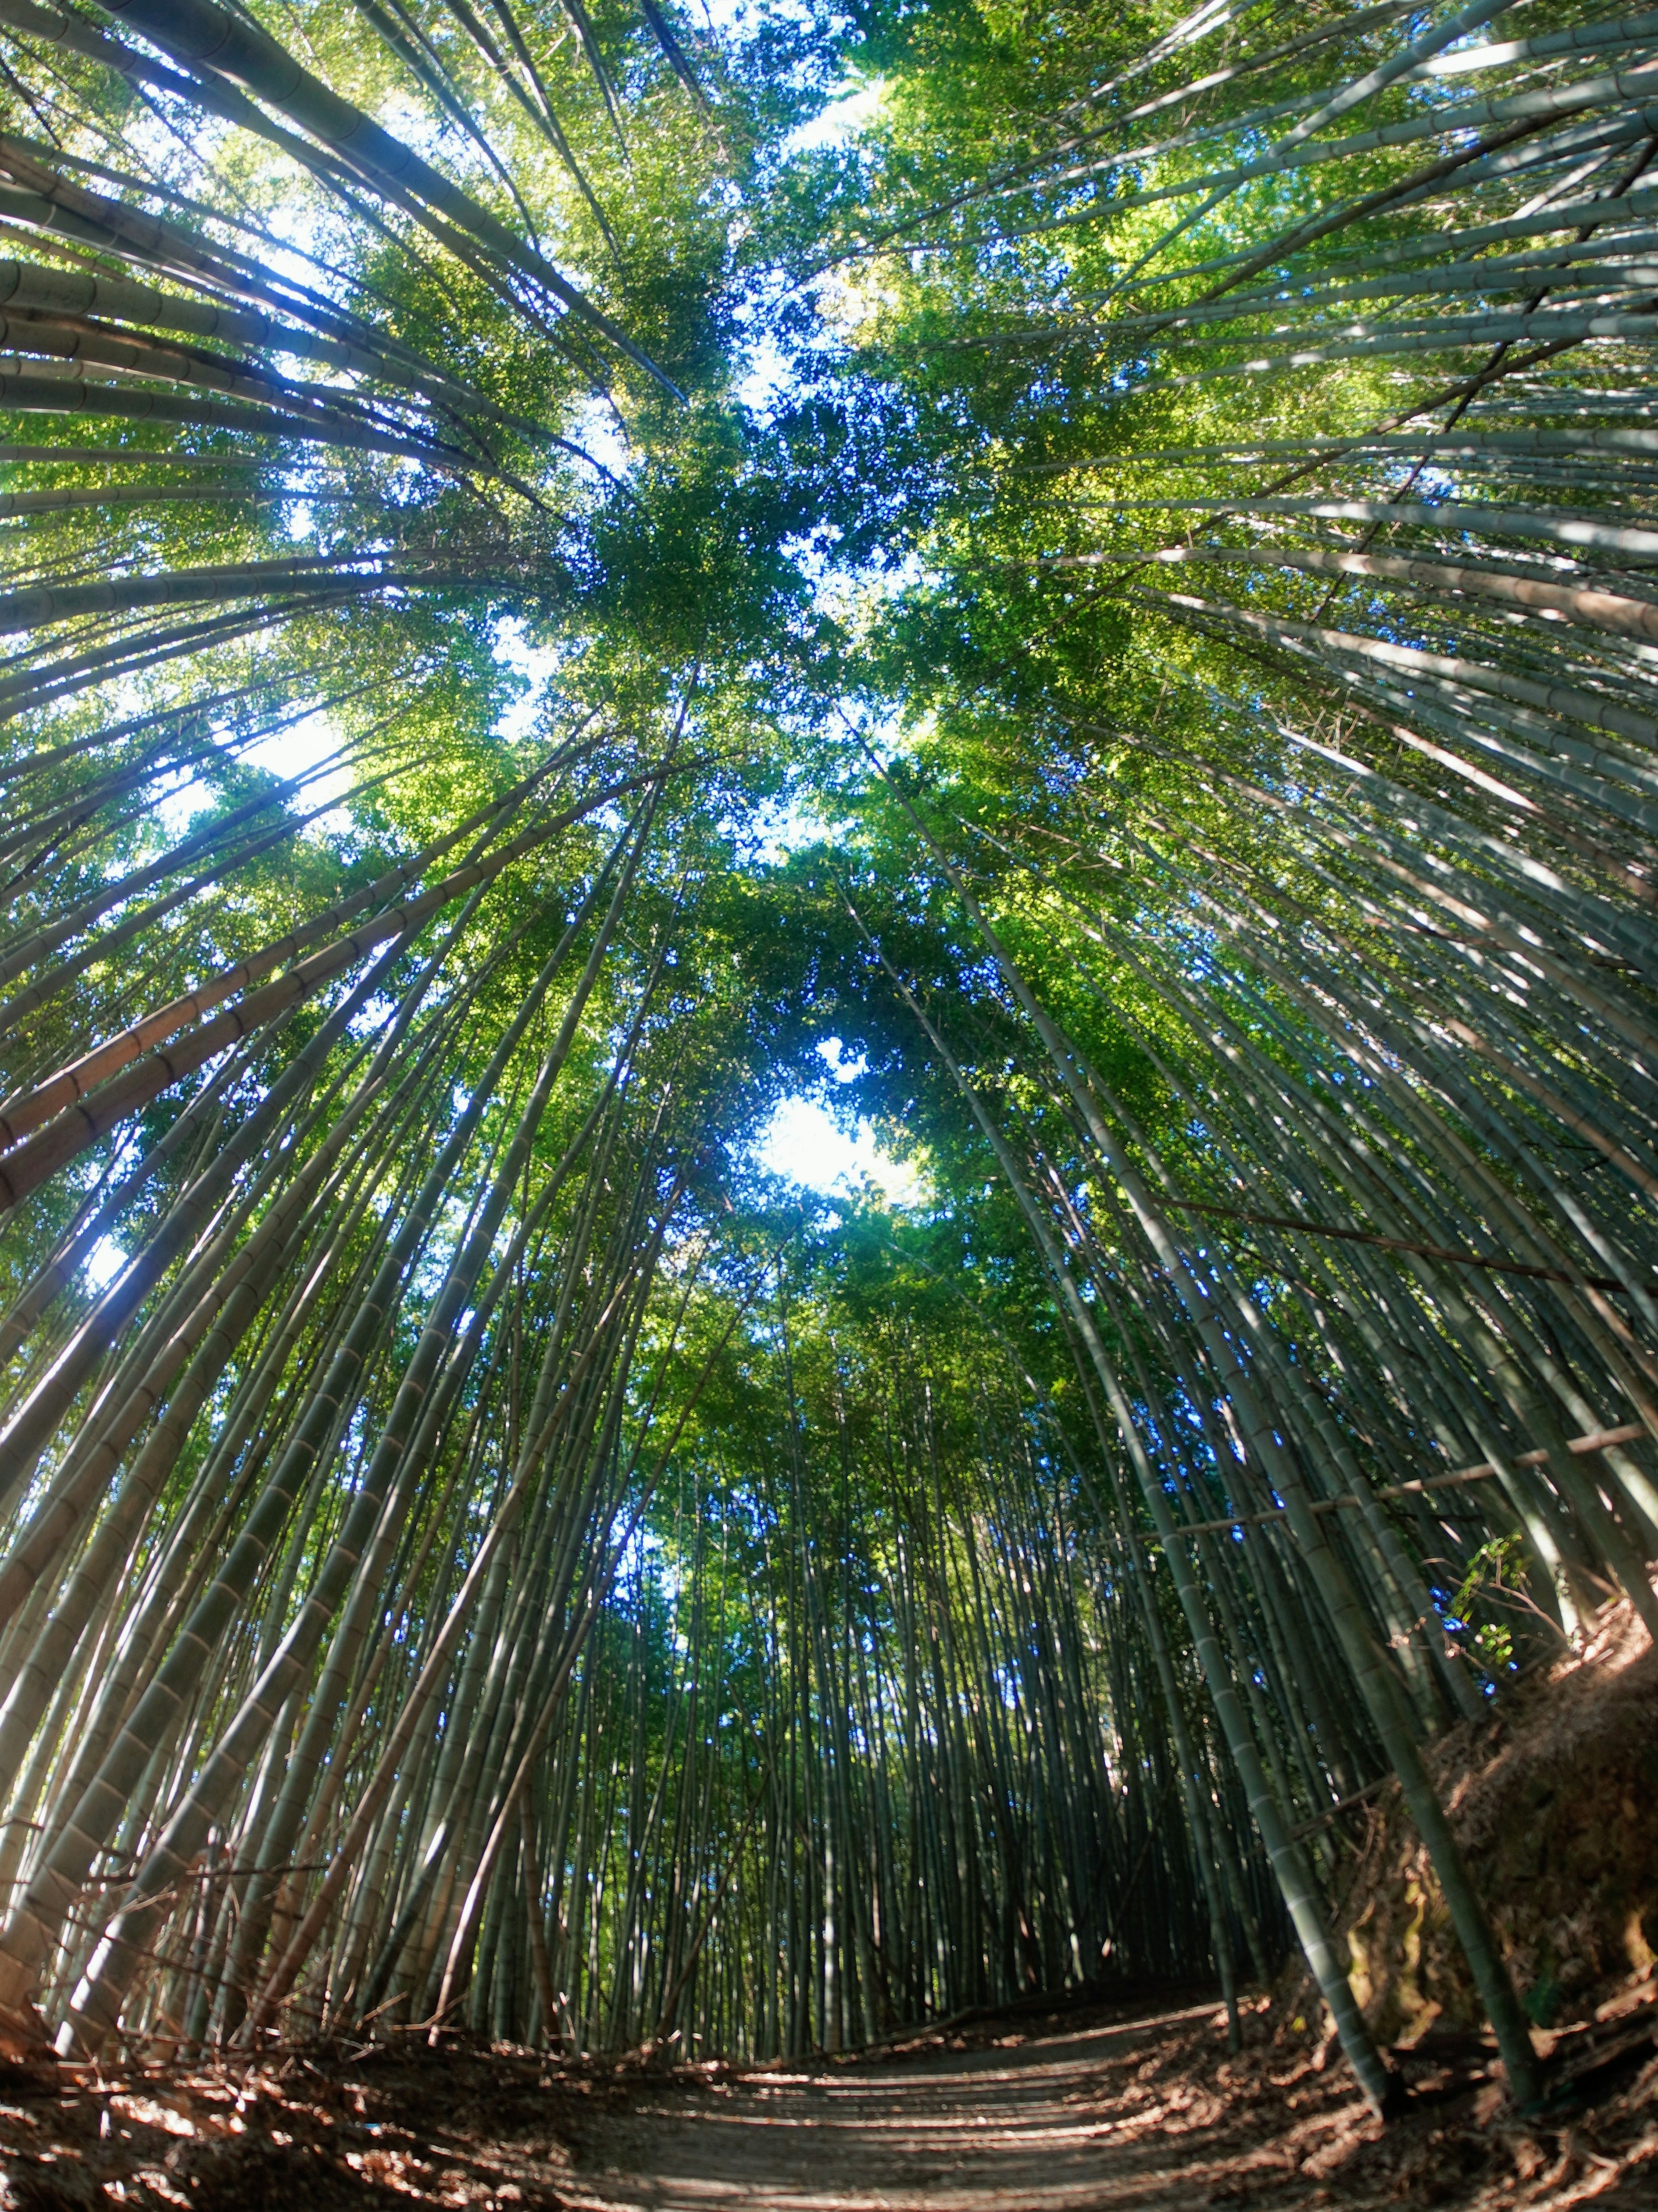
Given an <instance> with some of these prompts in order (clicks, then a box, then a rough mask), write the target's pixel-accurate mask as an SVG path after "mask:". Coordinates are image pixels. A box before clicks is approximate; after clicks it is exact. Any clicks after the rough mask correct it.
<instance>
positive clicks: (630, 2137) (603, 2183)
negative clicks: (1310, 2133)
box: [566, 2004, 1363, 2212]
mask: <svg viewBox="0 0 1658 2212" xmlns="http://www.w3.org/2000/svg"><path fill="white" fill-rule="evenodd" d="M1214 2010H1215V2008H1214V2006H1213V2005H1212V2004H1206V2005H1202V2006H1199V2007H1196V2008H1188V2009H1187V2010H1184V2011H1180V2012H1175V2013H1172V2014H1165V2015H1157V2016H1154V2017H1153V2018H1152V2019H1151V2020H1146V2019H1137V2020H1132V2021H1127V2022H1120V2023H1116V2024H1112V2025H1106V2026H1101V2027H1090V2028H1087V2029H1084V2030H1083V2031H1081V2032H1079V2033H1071V2034H1065V2035H1060V2036H1054V2037H1048V2036H1043V2037H1040V2038H1035V2039H1030V2040H1028V2041H1026V2040H1023V2039H1022V2040H1020V2041H1018V2042H1017V2043H1016V2044H1014V2045H1011V2047H1008V2046H1003V2047H999V2048H998V2047H993V2048H991V2049H988V2050H978V2051H955V2050H949V2049H945V2050H942V2051H938V2050H935V2051H923V2052H920V2053H917V2054H916V2055H914V2056H913V2057H907V2058H903V2059H899V2060H887V2061H884V2062H882V2061H867V2060H866V2061H864V2062H862V2063H854V2064H849V2065H846V2066H836V2065H835V2064H833V2063H822V2064H819V2065H817V2066H816V2067H811V2068H805V2067H791V2068H789V2069H786V2070H779V2071H777V2072H775V2073H771V2074H765V2075H746V2076H743V2077H739V2078H736V2079H726V2080H721V2079H720V2078H718V2077H715V2078H714V2079H713V2080H712V2081H710V2082H709V2083H708V2088H707V2090H706V2092H704V2093H701V2094H698V2093H697V2092H696V2091H695V2090H691V2091H689V2093H688V2092H687V2088H686V2087H684V2086H683V2084H680V2083H675V2084H673V2085H671V2087H667V2088H666V2089H665V2091H664V2092H663V2093H659V2094H657V2095H651V2094H650V2093H642V2094H641V2095H640V2096H639V2097H638V2099H637V2100H636V2101H635V2102H634V2103H633V2104H632V2106H630V2108H629V2111H628V2112H626V2113H625V2114H623V2115H617V2116H615V2117H612V2118H607V2120H606V2121H605V2123H604V2125H603V2126H602V2127H599V2128H597V2129H595V2130H593V2131H592V2134H591V2135H588V2136H586V2141H585V2142H583V2144H582V2147H581V2156H580V2160H579V2162H578V2165H577V2168H576V2172H575V2174H574V2176H573V2180H574V2183H575V2186H574V2189H571V2191H570V2201H571V2203H573V2204H574V2205H578V2206H580V2207H581V2208H582V2212H588V2208H592V2212H599V2208H601V2207H602V2208H604V2212H623V2208H626V2212H634V2208H639V2212H646V2208H649V2212H710V2208H714V2207H721V2208H729V2212H911V2208H912V2207H913V2208H914V2212H1091V2208H1093V2207H1095V2206H1099V2207H1105V2206H1118V2205H1122V2206H1129V2205H1134V2206H1142V2207H1145V2208H1146V2212H1151V2208H1153V2207H1157V2208H1162V2207H1164V2206H1169V2207H1174V2206H1176V2205H1179V2206H1181V2207H1187V2206H1190V2205H1192V2204H1193V2203H1202V2202H1203V2201H1204V2200H1205V2199H1206V2197H1210V2195H1211V2192H1212V2189H1213V2187H1215V2186H1217V2185H1224V2184H1226V2183H1229V2182H1230V2183H1236V2182H1237V2181H1238V2180H1239V2179H1242V2175H1243V2172H1244V2171H1245V2167H1244V2166H1243V2164H1242V2163H1241V2161H1240V2157H1239V2149H1240V2146H1239V2145H1238V2144H1237V2142H1236V2141H1234V2140H1233V2136H1234V2135H1235V2133H1236V2130H1234V2129H1232V2128H1230V2127H1229V2126H1228V2125H1227V2124H1226V2119H1227V2114H1226V2110H1225V2107H1224V2105H1223V2104H1222V2103H1221V2102H1220V2100H1218V2098H1215V2097H1213V2096H1211V2095H1207V2094H1205V2093H1201V2092H1199V2093H1193V2091H1192V2089H1191V2087H1190V2085H1189V2084H1185V2083H1181V2084H1179V2085H1177V2086H1176V2087H1175V2089H1174V2090H1173V2091H1172V2092H1171V2093H1169V2094H1168V2095H1163V2096H1158V2097H1155V2098H1153V2099H1151V2100H1149V2101H1147V2100H1144V2099H1141V2098H1135V2097H1133V2095H1132V2094H1130V2095H1128V2096H1127V2097H1125V2095H1124V2093H1123V2092H1124V2088H1125V2086H1127V2087H1130V2088H1131V2089H1132V2087H1133V2085H1132V2081H1131V2083H1129V2084H1127V2085H1125V2084H1124V2082H1123V2081H1122V2079H1121V2077H1122V2075H1123V2074H1124V2073H1125V2071H1128V2072H1130V2073H1131V2074H1132V2071H1133V2066H1134V2064H1135V2063H1137V2062H1139V2060H1140V2059H1141V2058H1142V2057H1143V2056H1144V2054H1145V2051H1146V2049H1147V2045H1148V2041H1149V2040H1151V2039H1156V2038H1157V2036H1158V2035H1159V2033H1160V2032H1162V2031H1165V2030H1167V2029H1170V2028H1179V2027H1191V2026H1192V2025H1193V2024H1194V2023H1196V2022H1199V2021H1210V2020H1211V2019H1212V2015H1213V2014H1214ZM1324 2123H1325V2124H1324V2125H1323V2129H1322V2131H1324V2132H1330V2131H1331V2130H1337V2131H1339V2130H1345V2129H1347V2128H1350V2127H1353V2126H1358V2125H1362V2124H1363V2107H1362V2106H1358V2105H1357V2104H1355V2102H1354V2101H1353V2100H1351V2098H1350V2099H1348V2100H1345V2103H1344V2104H1341V2105H1338V2106H1336V2108H1335V2110H1334V2112H1332V2113H1330V2114H1328V2115H1327V2116H1324ZM1305 2148H1308V2149H1309V2150H1310V2148H1312V2146H1311V2145H1310V2144H1309V2145H1307V2146H1305ZM1260 2155H1261V2156H1262V2157H1264V2158H1266V2159H1267V2160H1269V2162H1270V2164H1271V2167H1272V2171H1273V2172H1275V2173H1276V2174H1277V2175H1278V2177H1280V2178H1284V2160H1283V2158H1282V2155H1281V2154H1275V2153H1274V2152H1273V2151H1272V2149H1270V2148H1266V2149H1263V2151H1262V2152H1261V2154H1260ZM566 2186H567V2189H568V2188H569V2186H570V2185H568V2184H567V2185H566ZM1298 2193H1299V2192H1297V2194H1298ZM1283 2201H1284V2203H1289V2202H1291V2198H1289V2197H1285V2198H1284V2199H1283Z"/></svg>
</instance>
